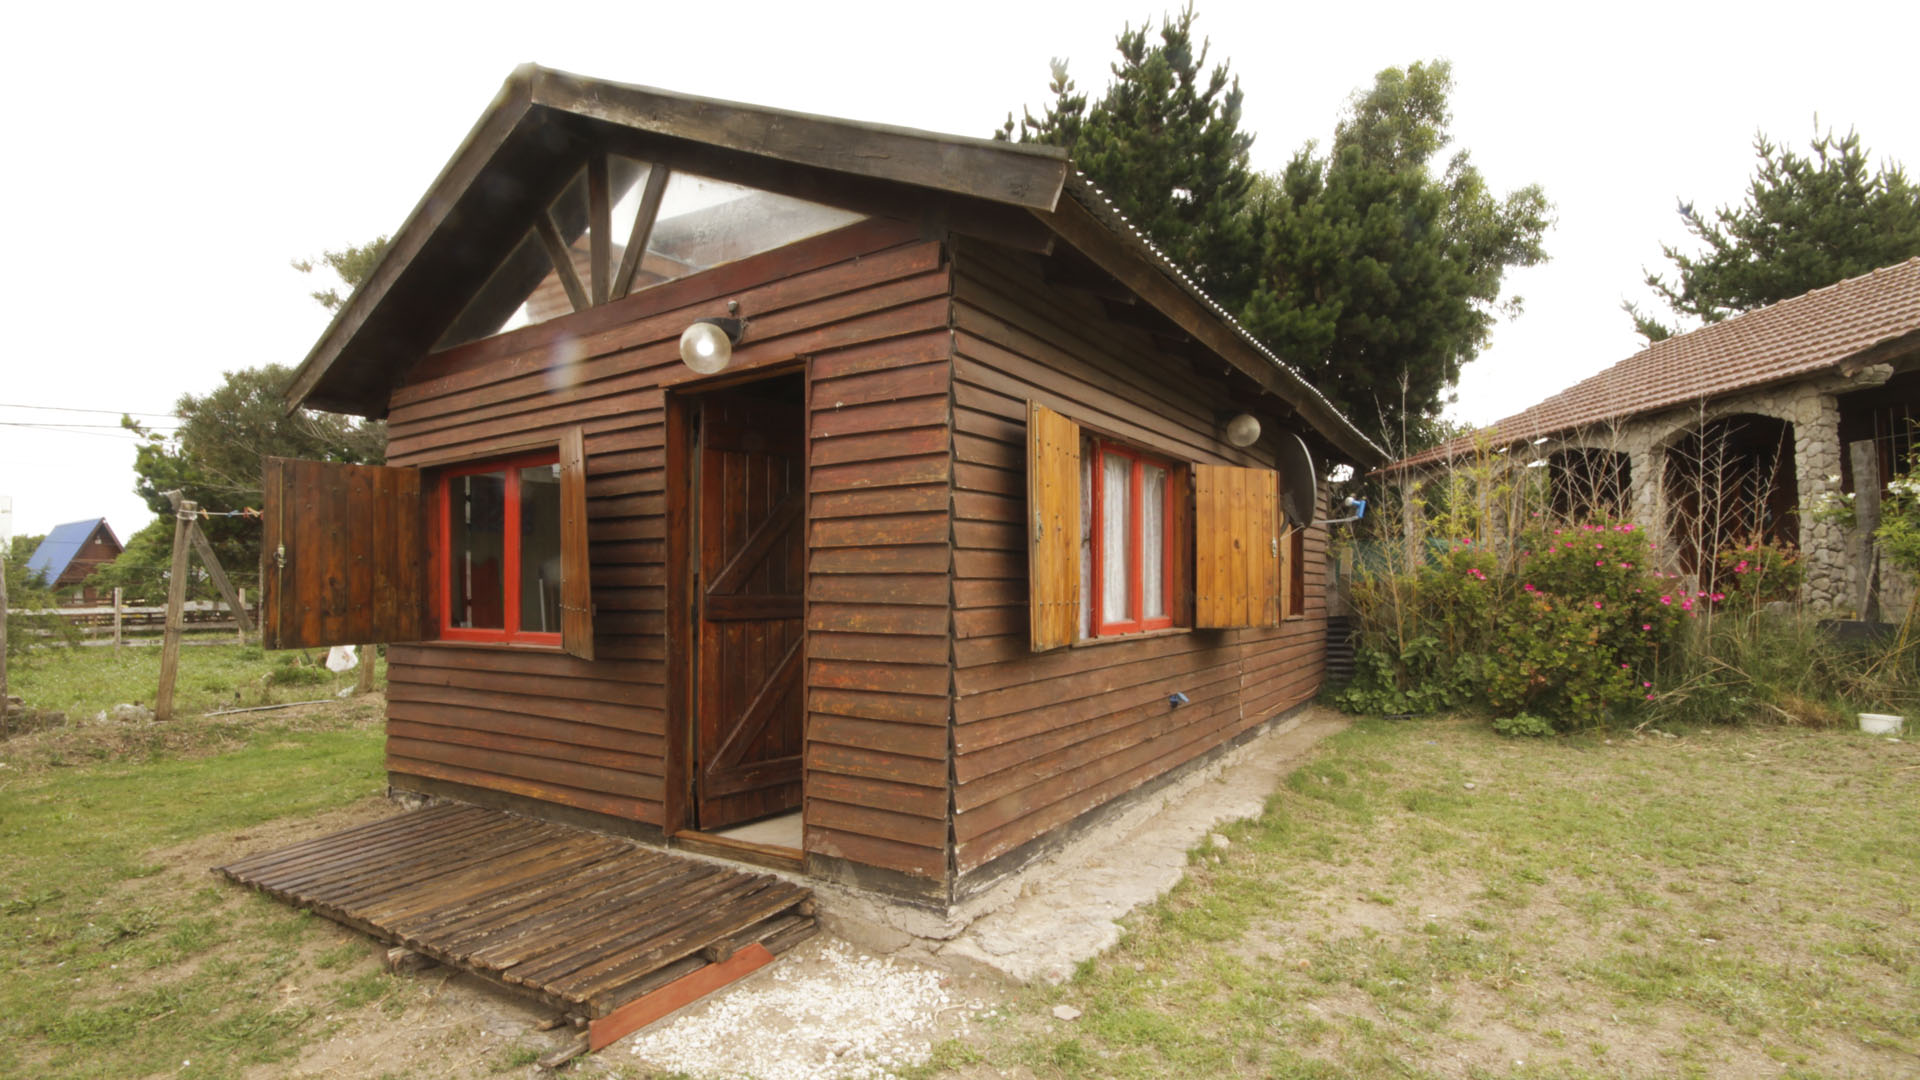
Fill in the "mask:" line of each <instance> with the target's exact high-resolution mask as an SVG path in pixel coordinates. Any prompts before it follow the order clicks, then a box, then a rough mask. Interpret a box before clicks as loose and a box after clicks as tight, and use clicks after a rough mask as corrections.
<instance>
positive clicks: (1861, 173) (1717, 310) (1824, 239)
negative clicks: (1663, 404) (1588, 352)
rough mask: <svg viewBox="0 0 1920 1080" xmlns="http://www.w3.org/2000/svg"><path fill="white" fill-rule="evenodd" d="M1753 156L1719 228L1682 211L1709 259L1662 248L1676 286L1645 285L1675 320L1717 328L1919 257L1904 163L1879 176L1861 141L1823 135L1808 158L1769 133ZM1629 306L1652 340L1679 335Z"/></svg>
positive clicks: (1652, 281) (1914, 191) (1758, 140)
mask: <svg viewBox="0 0 1920 1080" xmlns="http://www.w3.org/2000/svg"><path fill="white" fill-rule="evenodd" d="M1753 149H1754V153H1755V154H1757V155H1758V156H1759V158H1760V166H1759V168H1758V169H1757V170H1756V171H1755V173H1754V176H1753V179H1752V181H1751V182H1750V183H1749V184H1748V186H1747V197H1746V201H1745V202H1743V203H1742V204H1741V205H1739V206H1736V207H1724V206H1723V207H1721V208H1720V209H1719V210H1717V211H1715V212H1714V214H1713V216H1712V220H1708V219H1706V218H1703V217H1701V216H1700V215H1698V214H1696V213H1695V212H1694V209H1693V204H1692V203H1686V202H1683V203H1681V204H1680V207H1679V213H1680V220H1681V222H1682V223H1683V224H1684V225H1685V226H1686V229H1687V231H1688V232H1689V233H1692V234H1693V236H1694V238H1695V239H1697V240H1699V241H1701V242H1702V243H1703V244H1704V245H1705V246H1706V251H1705V252H1704V253H1703V254H1700V255H1697V256H1690V255H1687V254H1684V253H1682V252H1681V251H1680V250H1679V249H1678V248H1674V247H1670V246H1667V245H1662V246H1661V252H1662V253H1663V254H1664V255H1665V256H1666V258H1667V259H1668V261H1670V262H1672V263H1673V269H1674V272H1675V275H1674V279H1673V280H1672V281H1671V282H1669V281H1668V280H1667V279H1666V278H1665V277H1663V276H1661V275H1659V274H1653V273H1649V274H1648V275H1647V278H1646V283H1647V285H1648V287H1650V288H1652V289H1653V291H1654V292H1655V293H1657V294H1659V296H1660V298H1661V299H1662V300H1664V301H1666V303H1667V305H1668V307H1670V308H1671V309H1672V310H1673V312H1674V314H1675V315H1678V316H1681V317H1682V318H1683V319H1698V320H1700V321H1701V322H1708V323H1712V322H1719V321H1720V320H1722V319H1725V318H1727V317H1728V316H1730V315H1738V314H1739V313H1741V312H1743V311H1752V310H1753V309H1754V308H1757V307H1764V306H1766V305H1768V304H1772V303H1777V302H1779V301H1781V300H1786V299H1789V298H1791V297H1795V296H1799V295H1800V294H1801V293H1805V292H1811V291H1812V290H1814V289H1819V288H1824V287H1825V286H1828V285H1831V284H1833V283H1834V282H1836V281H1842V280H1845V279H1846V278H1850V277H1857V276H1858V275H1860V274H1864V273H1866V272H1868V271H1870V270H1874V269H1877V268H1879V267H1882V266H1890V265H1892V264H1894V263H1897V262H1901V261H1903V260H1905V259H1910V258H1912V257H1914V256H1915V255H1920V188H1916V187H1915V186H1914V185H1913V184H1912V183H1911V182H1909V181H1908V179H1907V175H1906V173H1905V171H1904V170H1903V169H1902V168H1901V167H1900V166H1899V165H1898V164H1897V163H1894V164H1887V165H1883V166H1882V167H1881V168H1879V169H1878V170H1876V169H1874V168H1873V165H1872V161H1871V158H1870V156H1869V154H1868V152H1867V150H1866V149H1865V148H1864V147H1862V146H1861V145H1860V136H1859V135H1858V134H1857V133H1855V132H1852V131H1849V132H1847V133H1846V135H1844V136H1838V137H1836V136H1835V135H1834V133H1833V131H1832V130H1831V129H1829V130H1828V131H1827V133H1826V134H1824V135H1818V134H1816V136H1815V138H1814V139H1813V141H1812V143H1811V144H1810V147H1809V150H1810V152H1809V153H1807V154H1806V155H1804V156H1802V155H1800V154H1796V153H1794V152H1793V151H1792V150H1791V149H1788V148H1786V147H1782V146H1778V145H1776V144H1774V143H1773V142H1770V141H1769V140H1768V139H1767V138H1766V136H1764V135H1756V136H1755V137H1754V141H1753ZM1623 306H1624V307H1625V308H1626V311H1627V313H1628V315H1630V316H1632V318H1633V320H1634V328H1635V329H1636V330H1638V331H1639V332H1640V333H1642V334H1644V335H1645V336H1646V337H1647V338H1648V340H1650V341H1658V340H1660V339H1661V338H1664V337H1667V336H1669V335H1670V334H1672V333H1673V332H1674V331H1675V330H1676V329H1677V328H1678V327H1676V326H1673V325H1668V324H1664V323H1661V322H1660V321H1658V320H1657V319H1654V318H1653V317H1651V316H1648V315H1645V314H1643V313H1641V312H1640V311H1639V309H1638V308H1637V307H1636V306H1634V305H1633V304H1632V303H1627V304H1624V305H1623Z"/></svg>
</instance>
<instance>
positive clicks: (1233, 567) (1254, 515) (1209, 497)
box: [1193, 465, 1281, 629]
mask: <svg viewBox="0 0 1920 1080" xmlns="http://www.w3.org/2000/svg"><path fill="white" fill-rule="evenodd" d="M1279 528H1280V475H1279V474H1278V473H1276V472H1274V471H1273V470H1272V469H1241V468H1236V467H1234V466H1231V465H1195V466H1194V467H1193V530H1194V581H1193V592H1194V597H1193V606H1194V612H1193V625H1194V626H1196V627H1203V628H1208V629H1223V628H1227V627H1236V626H1278V625H1280V580H1281V579H1280V532H1279Z"/></svg>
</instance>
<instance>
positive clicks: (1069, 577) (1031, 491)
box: [1027, 401, 1081, 652]
mask: <svg viewBox="0 0 1920 1080" xmlns="http://www.w3.org/2000/svg"><path fill="white" fill-rule="evenodd" d="M1080 601H1081V597H1080V425H1079V424H1076V423H1074V422H1073V421H1071V420H1069V419H1067V418H1066V417H1064V416H1061V415H1060V414H1059V413H1057V412H1054V411H1053V410H1052V409H1049V408H1047V407H1046V406H1044V405H1041V404H1039V403H1037V402H1032V401H1029V402H1028V403H1027V616H1028V620H1027V621H1028V627H1029V629H1030V631H1031V636H1032V647H1033V651H1034V652H1041V651H1043V650H1046V649H1057V648H1059V647H1060V646H1062V645H1071V644H1073V641H1074V639H1075V638H1077V637H1078V636H1079V634H1080Z"/></svg>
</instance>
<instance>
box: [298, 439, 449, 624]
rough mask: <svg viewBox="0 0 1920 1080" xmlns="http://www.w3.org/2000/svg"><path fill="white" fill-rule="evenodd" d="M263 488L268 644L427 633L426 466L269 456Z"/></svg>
mask: <svg viewBox="0 0 1920 1080" xmlns="http://www.w3.org/2000/svg"><path fill="white" fill-rule="evenodd" d="M263 488H264V496H265V511H264V514H263V516H264V523H263V528H262V530H261V543H260V592H261V596H260V643H261V645H262V646H264V647H265V648H269V649H311V648H319V647H323V646H328V645H366V644H373V643H378V642H400V641H419V640H421V639H422V638H423V637H425V636H426V634H425V628H426V618H425V611H426V573H425V570H424V566H425V563H426V556H427V552H426V540H425V532H426V502H425V499H424V498H423V496H422V493H421V486H420V470H418V469H396V468H390V467H387V466H383V465H342V464H338V463H335V462H329V461H298V460H294V459H292V458H268V459H266V475H265V478H264V484H263Z"/></svg>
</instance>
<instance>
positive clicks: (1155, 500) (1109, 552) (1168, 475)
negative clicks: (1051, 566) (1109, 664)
mask: <svg viewBox="0 0 1920 1080" xmlns="http://www.w3.org/2000/svg"><path fill="white" fill-rule="evenodd" d="M1081 460H1082V462H1084V463H1085V465H1084V467H1083V469H1082V480H1083V489H1085V490H1088V491H1090V492H1091V493H1092V495H1091V500H1090V501H1091V506H1090V508H1089V509H1090V510H1091V513H1090V514H1089V515H1088V517H1089V519H1090V521H1091V526H1090V528H1089V531H1088V540H1089V543H1088V549H1089V560H1088V561H1089V563H1090V566H1089V573H1088V575H1087V579H1086V580H1087V585H1088V588H1087V589H1086V590H1085V592H1086V593H1087V594H1088V595H1089V596H1090V598H1091V603H1090V604H1089V605H1088V607H1089V608H1090V609H1091V618H1090V619H1089V620H1088V627H1087V632H1088V635H1089V636H1091V637H1105V636H1109V635H1112V634H1132V633H1138V632H1140V631H1143V630H1158V629H1161V628H1163V627H1168V626H1172V625H1173V565H1174V554H1173V536H1172V530H1170V529H1169V528H1168V527H1167V523H1168V520H1169V518H1170V517H1171V513H1170V508H1171V492H1172V490H1173V485H1172V475H1173V467H1172V465H1171V464H1169V463H1168V462H1166V461H1162V460H1160V459H1158V458H1153V457H1149V456H1147V455H1145V454H1142V453H1141V452H1139V451H1138V450H1135V449H1133V448H1132V447H1129V446H1122V445H1120V444H1118V443H1111V442H1104V441H1101V440H1098V439H1095V440H1092V441H1091V443H1090V446H1089V452H1088V453H1085V454H1083V455H1082V457H1081Z"/></svg>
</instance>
